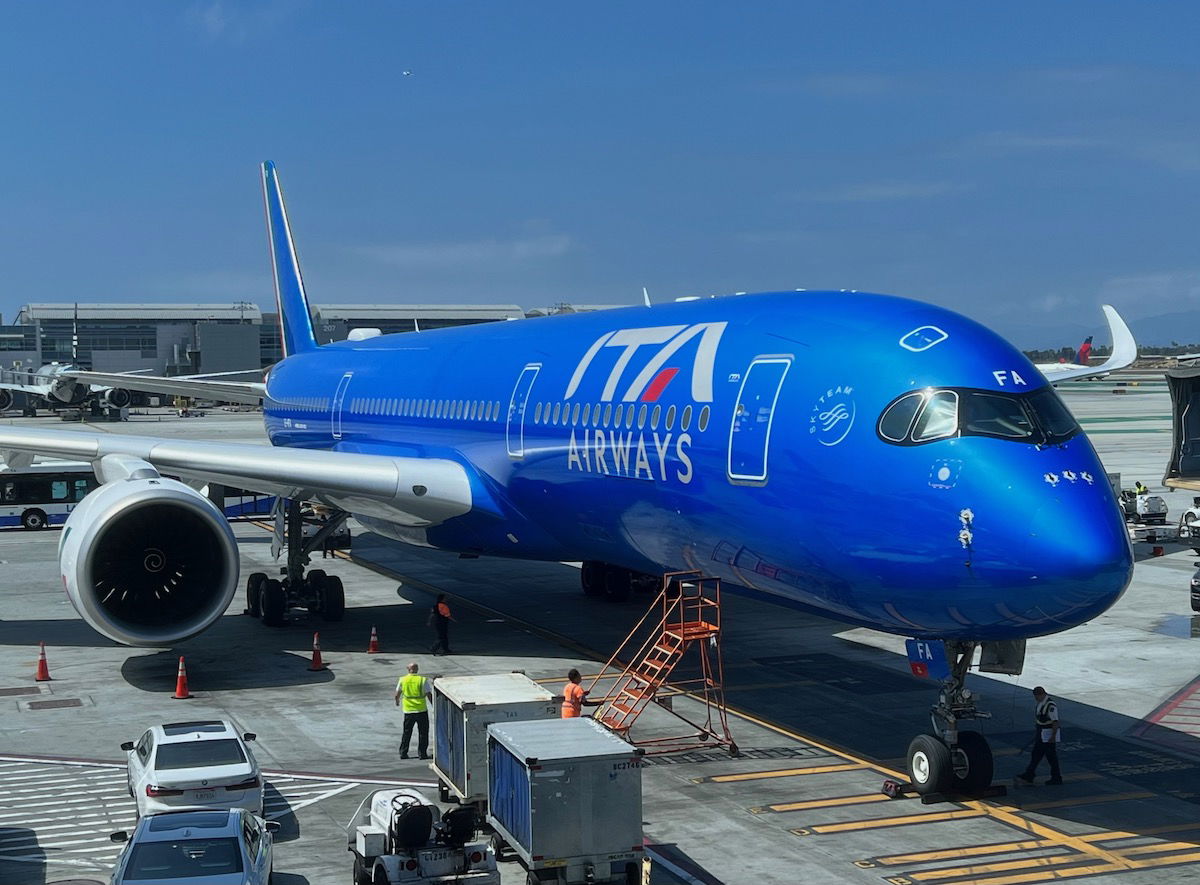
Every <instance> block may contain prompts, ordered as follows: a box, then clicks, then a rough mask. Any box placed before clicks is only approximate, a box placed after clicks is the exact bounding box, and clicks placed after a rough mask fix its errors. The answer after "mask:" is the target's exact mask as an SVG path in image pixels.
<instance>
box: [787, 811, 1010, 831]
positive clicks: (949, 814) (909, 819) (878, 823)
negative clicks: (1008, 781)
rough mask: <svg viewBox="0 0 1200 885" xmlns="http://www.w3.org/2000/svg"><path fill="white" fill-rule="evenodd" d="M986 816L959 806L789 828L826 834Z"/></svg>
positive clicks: (980, 812)
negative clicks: (949, 808)
mask: <svg viewBox="0 0 1200 885" xmlns="http://www.w3.org/2000/svg"><path fill="white" fill-rule="evenodd" d="M986 816H987V812H986V811H985V810H983V809H982V808H960V809H956V810H955V811H932V812H929V813H927V814H904V815H901V816H899V817H877V818H873V819H870V820H853V821H846V822H844V823H837V824H816V825H814V826H811V827H798V828H796V829H793V830H791V832H793V833H795V834H796V835H797V836H809V835H827V834H830V833H849V832H853V831H857V830H881V829H885V828H887V827H903V826H909V825H912V824H929V823H936V822H938V821H944V820H964V819H966V818H972V817H986Z"/></svg>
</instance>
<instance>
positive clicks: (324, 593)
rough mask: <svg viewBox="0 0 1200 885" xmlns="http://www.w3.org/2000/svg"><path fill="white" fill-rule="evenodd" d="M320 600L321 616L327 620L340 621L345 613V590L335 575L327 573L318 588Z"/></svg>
mask: <svg viewBox="0 0 1200 885" xmlns="http://www.w3.org/2000/svg"><path fill="white" fill-rule="evenodd" d="M318 593H319V594H320V600H321V617H322V618H324V619H325V620H327V621H340V620H341V619H342V615H344V614H345V613H346V590H345V588H343V587H342V579H341V578H339V577H338V576H337V575H327V576H326V577H325V581H324V582H323V583H322V584H321V587H320V589H319V590H318Z"/></svg>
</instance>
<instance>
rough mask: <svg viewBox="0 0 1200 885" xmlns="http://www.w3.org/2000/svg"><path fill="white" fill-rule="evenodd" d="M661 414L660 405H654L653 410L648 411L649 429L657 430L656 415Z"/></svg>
mask: <svg viewBox="0 0 1200 885" xmlns="http://www.w3.org/2000/svg"><path fill="white" fill-rule="evenodd" d="M661 414H662V406H655V407H654V411H653V412H651V413H650V429H651V430H658V417H659V415H661Z"/></svg>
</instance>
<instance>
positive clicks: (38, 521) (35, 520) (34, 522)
mask: <svg viewBox="0 0 1200 885" xmlns="http://www.w3.org/2000/svg"><path fill="white" fill-rule="evenodd" d="M21 525H23V526H24V527H25V528H27V529H29V530H30V531H31V532H36V531H37V530H38V529H44V528H45V527H46V514H45V513H43V512H42V511H40V510H26V511H25V512H24V513H22V514H21Z"/></svg>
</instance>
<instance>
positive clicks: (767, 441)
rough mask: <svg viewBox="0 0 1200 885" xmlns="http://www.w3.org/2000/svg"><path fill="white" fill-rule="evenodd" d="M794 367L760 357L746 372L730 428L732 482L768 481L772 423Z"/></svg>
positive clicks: (785, 361)
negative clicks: (780, 391) (780, 393)
mask: <svg viewBox="0 0 1200 885" xmlns="http://www.w3.org/2000/svg"><path fill="white" fill-rule="evenodd" d="M791 365H792V361H791V359H789V358H788V357H760V358H758V359H756V360H754V362H752V363H751V364H750V368H749V369H747V370H746V374H745V376H744V377H743V378H742V387H741V389H740V390H739V391H738V395H737V403H736V404H735V405H734V409H733V420H732V421H731V422H730V425H729V465H728V474H729V480H730V482H738V483H765V482H766V481H767V455H768V453H769V450H770V445H771V423H772V422H773V421H774V418H775V404H776V402H777V401H778V400H779V390H780V388H782V387H783V379H784V378H786V377H787V373H788V369H789V368H791Z"/></svg>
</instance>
